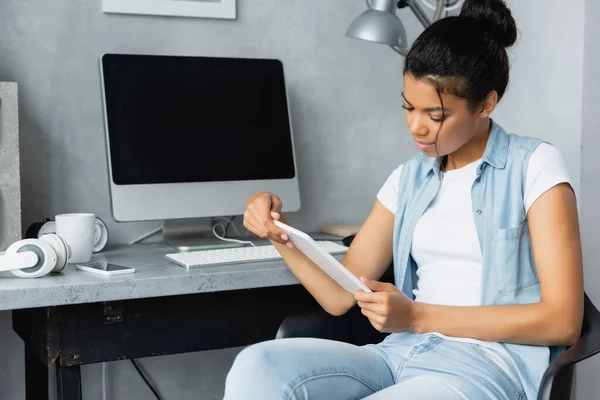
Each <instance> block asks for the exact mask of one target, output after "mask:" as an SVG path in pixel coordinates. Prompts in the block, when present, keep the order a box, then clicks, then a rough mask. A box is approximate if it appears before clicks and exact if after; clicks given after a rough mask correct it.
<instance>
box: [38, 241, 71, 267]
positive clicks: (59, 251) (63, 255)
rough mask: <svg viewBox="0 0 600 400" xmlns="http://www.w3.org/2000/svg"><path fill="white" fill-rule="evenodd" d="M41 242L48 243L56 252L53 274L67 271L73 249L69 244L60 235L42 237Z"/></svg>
mask: <svg viewBox="0 0 600 400" xmlns="http://www.w3.org/2000/svg"><path fill="white" fill-rule="evenodd" d="M40 240H43V241H44V242H46V243H48V244H49V245H50V247H52V249H53V250H54V253H55V254H56V265H55V266H54V268H52V272H60V271H62V270H63V269H65V266H66V265H67V262H68V261H69V258H71V248H70V247H69V245H68V244H67V242H66V241H65V240H64V239H63V238H61V237H60V236H58V235H55V234H52V233H50V234H47V235H42V236H41V237H40Z"/></svg>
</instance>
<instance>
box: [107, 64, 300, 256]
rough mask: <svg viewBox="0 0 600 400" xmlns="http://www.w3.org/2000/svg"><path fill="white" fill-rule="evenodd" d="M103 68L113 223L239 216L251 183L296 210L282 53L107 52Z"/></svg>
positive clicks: (286, 208)
mask: <svg viewBox="0 0 600 400" xmlns="http://www.w3.org/2000/svg"><path fill="white" fill-rule="evenodd" d="M100 69H101V73H100V75H101V79H102V85H101V86H102V89H103V90H102V92H103V100H104V112H105V128H106V129H105V131H106V149H107V158H108V166H109V168H108V174H109V183H110V184H109V186H110V198H111V206H112V207H111V208H112V213H113V216H114V218H115V219H116V220H117V221H143V220H165V223H166V225H165V228H167V227H168V228H169V229H168V230H167V231H169V232H175V231H177V229H174V228H173V226H176V225H178V224H180V225H183V226H185V225H188V226H189V225H190V224H189V221H191V220H190V219H192V218H193V219H195V218H204V221H205V222H206V221H207V219H206V218H207V217H216V216H224V215H239V214H242V213H243V212H244V210H245V207H246V202H247V201H248V199H249V197H250V196H251V195H252V194H253V193H255V192H257V191H269V192H274V193H276V194H277V195H278V196H280V197H281V198H282V200H283V204H284V211H297V210H298V209H299V208H300V194H299V188H298V177H297V169H296V160H295V153H294V144H293V135H292V128H291V121H290V115H289V106H288V100H287V91H286V85H285V79H284V71H283V65H282V63H281V62H280V61H279V60H274V59H249V58H219V57H188V56H164V55H131V54H105V55H103V56H102V58H101V61H100ZM193 221H196V220H193ZM186 222H187V223H186ZM194 223H195V222H194ZM167 231H165V233H167ZM191 231H193V230H190V229H189V227H188V228H183V229H182V230H180V231H179V233H178V234H174V235H179V236H182V237H183V236H192V235H193V234H192V233H191ZM194 234H195V233H194ZM211 235H212V233H211ZM179 247H180V248H183V247H184V246H179ZM187 247H188V248H191V246H187Z"/></svg>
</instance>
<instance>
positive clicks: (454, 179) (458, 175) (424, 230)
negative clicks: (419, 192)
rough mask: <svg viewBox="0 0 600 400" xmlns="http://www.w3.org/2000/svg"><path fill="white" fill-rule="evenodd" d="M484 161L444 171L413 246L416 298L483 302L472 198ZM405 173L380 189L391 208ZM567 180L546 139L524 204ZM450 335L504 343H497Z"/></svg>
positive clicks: (530, 171)
mask: <svg viewBox="0 0 600 400" xmlns="http://www.w3.org/2000/svg"><path fill="white" fill-rule="evenodd" d="M479 164H481V159H480V160H477V161H475V162H473V163H471V164H468V165H466V166H465V167H463V168H459V169H456V170H450V171H447V172H443V173H442V184H441V187H440V190H439V192H438V195H437V197H436V198H435V199H434V200H433V201H432V203H431V204H430V205H429V207H428V208H427V210H426V211H425V213H424V214H423V215H422V216H421V218H420V219H419V221H418V222H417V225H416V227H415V231H414V234H413V241H412V247H411V250H410V252H411V255H412V257H413V258H414V260H415V262H416V263H417V266H418V268H417V276H418V281H417V287H416V289H414V291H413V293H414V295H415V300H416V301H420V302H423V303H429V304H440V305H448V306H478V305H481V274H482V255H481V249H480V246H479V238H478V236H477V230H476V228H475V221H474V219H473V213H472V200H471V187H472V186H473V182H474V181H475V178H476V172H477V167H478V166H479ZM401 173H402V165H401V166H400V167H398V168H397V169H396V170H394V172H392V174H391V175H390V177H389V178H388V179H387V181H386V182H385V184H384V185H383V187H382V188H381V190H380V191H379V193H378V195H377V198H378V199H379V201H380V202H381V203H382V204H383V205H384V206H385V207H386V208H387V209H389V210H390V211H391V212H392V213H395V212H396V209H397V203H398V183H399V180H400V174H401ZM562 182H567V183H569V184H571V181H570V179H569V175H568V171H567V167H566V165H565V162H564V160H563V158H562V156H561V154H560V152H559V150H558V149H557V148H556V147H554V146H552V145H550V144H547V143H542V144H540V145H539V146H538V147H537V148H536V149H535V150H534V152H533V154H532V155H531V157H530V159H529V165H528V168H527V177H526V181H525V194H524V203H525V210H526V211H529V208H530V207H531V205H532V204H533V203H534V202H535V201H536V200H537V199H538V198H539V197H540V196H541V195H542V194H543V193H544V192H546V191H547V190H548V189H551V188H552V187H554V186H556V185H558V184H559V183H562ZM440 336H444V335H441V334H440ZM444 337H446V336H444ZM448 339H451V340H459V341H468V342H475V343H478V344H482V345H484V346H486V347H489V348H494V349H496V350H501V349H502V348H501V347H499V346H498V345H497V344H496V343H489V342H482V341H478V340H474V339H463V338H448Z"/></svg>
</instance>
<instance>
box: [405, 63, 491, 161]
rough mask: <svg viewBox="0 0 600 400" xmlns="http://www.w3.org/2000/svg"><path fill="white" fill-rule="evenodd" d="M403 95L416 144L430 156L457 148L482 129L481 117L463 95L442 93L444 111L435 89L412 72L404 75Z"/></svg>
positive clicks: (447, 152) (445, 153) (439, 154)
mask: <svg viewBox="0 0 600 400" xmlns="http://www.w3.org/2000/svg"><path fill="white" fill-rule="evenodd" d="M402 96H403V97H404V105H403V108H404V109H405V114H406V122H407V124H408V129H409V130H410V133H411V134H412V136H413V138H414V140H415V144H416V145H417V148H418V149H419V150H421V152H423V154H425V155H426V156H428V157H437V156H445V155H447V154H451V153H453V152H455V151H456V150H458V149H460V148H461V147H463V146H464V145H465V144H467V143H468V142H469V141H470V140H471V139H473V137H474V136H475V135H476V134H477V133H478V131H479V129H478V128H479V127H480V122H481V117H480V116H479V115H476V114H473V113H472V112H471V110H470V109H469V103H468V102H467V100H465V99H463V98H460V97H456V96H453V95H449V94H444V93H442V94H441V97H442V100H443V104H444V112H443V113H442V103H441V102H440V96H439V95H438V92H437V91H436V89H435V88H434V87H433V86H432V85H430V84H429V83H427V82H425V81H420V80H416V79H415V78H414V77H413V76H412V75H409V74H405V75H404V91H403V93H402ZM440 127H441V129H440ZM438 132H439V134H438ZM436 144H437V146H436Z"/></svg>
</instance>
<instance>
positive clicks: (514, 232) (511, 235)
mask: <svg viewBox="0 0 600 400" xmlns="http://www.w3.org/2000/svg"><path fill="white" fill-rule="evenodd" d="M523 233H529V224H527V220H525V221H524V222H523V223H521V225H518V226H515V227H512V228H502V229H496V230H495V232H494V242H505V241H510V240H519V239H520V238H521V236H522V235H523Z"/></svg>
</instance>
